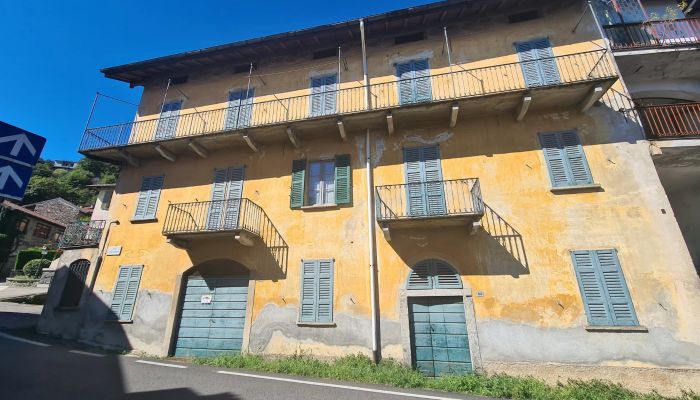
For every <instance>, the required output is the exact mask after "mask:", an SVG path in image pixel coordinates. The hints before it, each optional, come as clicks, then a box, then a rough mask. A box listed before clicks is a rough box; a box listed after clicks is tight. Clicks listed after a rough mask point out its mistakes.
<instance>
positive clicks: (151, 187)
mask: <svg viewBox="0 0 700 400" xmlns="http://www.w3.org/2000/svg"><path fill="white" fill-rule="evenodd" d="M163 179H164V177H163V176H145V177H143V180H142V181H141V190H139V194H138V199H137V201H136V211H135V213H134V218H133V220H134V221H144V220H153V219H155V218H156V211H158V200H159V199H160V191H161V189H162V188H163Z"/></svg>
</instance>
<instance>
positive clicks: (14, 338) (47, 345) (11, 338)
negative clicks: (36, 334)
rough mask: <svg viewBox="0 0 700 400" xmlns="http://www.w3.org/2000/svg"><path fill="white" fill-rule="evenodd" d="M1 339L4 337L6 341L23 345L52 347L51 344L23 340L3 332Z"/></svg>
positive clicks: (0, 333) (0, 334) (0, 335)
mask: <svg viewBox="0 0 700 400" xmlns="http://www.w3.org/2000/svg"><path fill="white" fill-rule="evenodd" d="M0 337H4V338H5V339H10V340H15V341H17V342H22V343H27V344H33V345H34V346H41V347H51V345H50V344H46V343H41V342H35V341H33V340H29V339H23V338H21V337H17V336H12V335H8V334H7V333H2V332H0Z"/></svg>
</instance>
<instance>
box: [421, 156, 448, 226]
mask: <svg viewBox="0 0 700 400" xmlns="http://www.w3.org/2000/svg"><path fill="white" fill-rule="evenodd" d="M421 152H422V156H421V161H422V164H423V173H424V175H425V182H426V184H425V197H426V200H427V208H428V209H427V211H428V214H429V215H443V214H445V192H444V189H443V187H442V186H443V182H442V168H441V166H440V148H439V147H438V146H427V147H422V148H421Z"/></svg>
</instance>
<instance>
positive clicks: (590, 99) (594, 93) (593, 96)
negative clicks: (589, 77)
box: [581, 85, 605, 113]
mask: <svg viewBox="0 0 700 400" xmlns="http://www.w3.org/2000/svg"><path fill="white" fill-rule="evenodd" d="M604 93H605V91H604V90H603V87H602V86H600V85H597V86H595V87H593V89H591V91H590V92H588V95H587V96H586V98H585V99H583V102H582V103H581V112H582V113H584V112H586V111H588V109H589V108H591V107H592V106H593V104H595V102H596V101H598V100H600V98H601V97H603V94H604Z"/></svg>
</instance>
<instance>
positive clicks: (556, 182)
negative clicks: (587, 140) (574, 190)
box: [540, 131, 593, 188]
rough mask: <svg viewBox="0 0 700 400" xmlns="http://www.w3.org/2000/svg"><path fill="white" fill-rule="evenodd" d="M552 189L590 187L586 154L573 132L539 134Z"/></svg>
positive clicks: (590, 181) (590, 180)
mask: <svg viewBox="0 0 700 400" xmlns="http://www.w3.org/2000/svg"><path fill="white" fill-rule="evenodd" d="M540 143H541V144H542V151H543V152H544V158H545V161H546V162H547V168H548V169H549V176H550V178H551V180H552V187H554V188H558V187H568V186H581V185H592V184H593V177H592V176H591V170H590V169H589V167H588V162H587V161H586V154H585V153H584V152H583V146H581V141H580V140H579V138H578V135H577V134H576V132H574V131H567V132H550V133H541V134H540Z"/></svg>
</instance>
